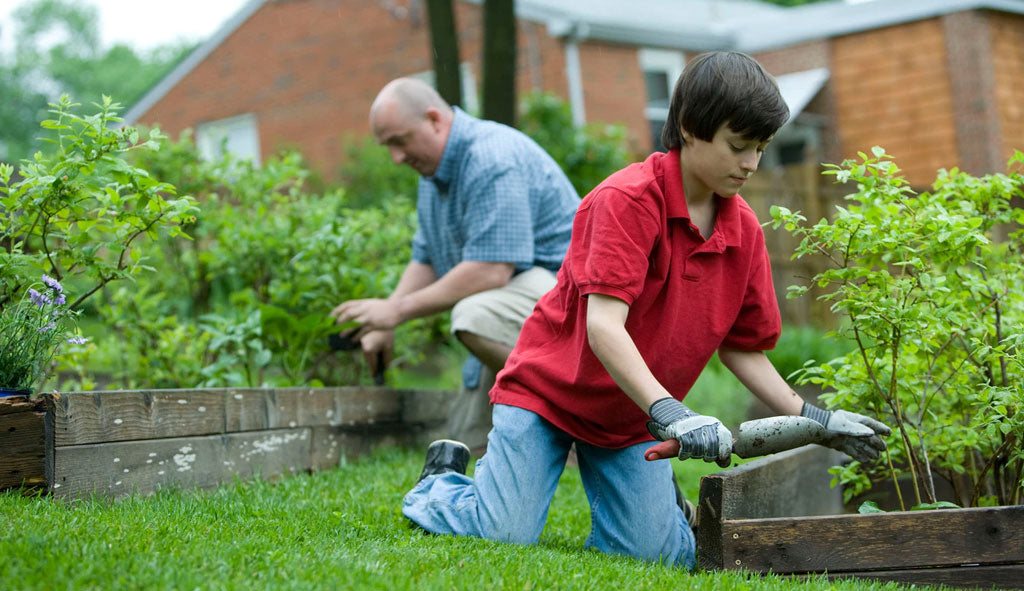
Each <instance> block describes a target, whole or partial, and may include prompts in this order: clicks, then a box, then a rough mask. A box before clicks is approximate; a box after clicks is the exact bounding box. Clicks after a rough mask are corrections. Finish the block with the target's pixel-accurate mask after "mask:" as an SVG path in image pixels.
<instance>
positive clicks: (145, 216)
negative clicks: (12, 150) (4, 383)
mask: <svg viewBox="0 0 1024 591" xmlns="http://www.w3.org/2000/svg"><path fill="white" fill-rule="evenodd" d="M50 106H51V109H50V113H52V114H53V117H54V118H53V119H50V120H46V121H43V122H42V127H43V129H45V130H47V132H48V133H47V135H46V136H44V137H43V138H42V139H43V141H44V142H47V143H48V144H50V145H52V146H53V148H52V150H50V151H48V152H47V153H42V152H40V153H37V154H35V156H34V158H33V159H32V160H31V161H26V162H23V163H22V164H21V166H20V167H19V169H18V171H17V175H15V170H14V167H13V166H10V165H8V164H0V326H2V331H3V333H4V334H3V338H4V339H8V340H10V339H13V340H12V341H9V342H4V346H3V348H4V350H5V353H4V355H15V353H16V352H19V351H20V352H21V353H20V354H25V353H26V352H30V353H31V355H28V357H25V356H24V355H21V357H22V361H28V358H29V357H31V358H32V359H33V360H32V361H31V362H30V363H29V366H28V367H30V368H31V371H29V372H28V373H25V371H19V372H18V375H19V376H21V377H20V378H17V380H16V381H20V382H21V387H26V388H28V387H31V388H38V387H40V386H41V382H42V380H43V379H44V377H45V376H46V374H47V373H48V372H49V369H50V368H49V367H48V365H49V359H50V357H51V356H52V355H53V354H54V351H55V350H56V347H57V345H58V344H60V343H61V337H62V335H63V326H64V322H65V321H66V320H68V319H70V318H71V317H72V316H74V315H75V314H76V313H77V312H78V311H79V310H80V309H81V308H82V307H83V305H84V304H85V302H86V300H87V299H88V298H90V297H91V296H92V295H94V294H95V293H97V292H99V291H100V290H102V289H104V288H105V287H106V286H107V285H108V284H110V283H111V282H115V281H118V280H123V279H134V278H136V277H138V276H140V275H141V274H142V273H143V271H146V270H147V269H149V267H147V263H148V261H147V259H146V256H145V255H144V254H143V251H144V249H145V248H146V245H147V244H150V243H152V242H153V241H154V240H156V239H158V238H159V237H160V236H161V235H163V236H172V237H175V238H176V239H179V240H187V238H188V236H187V235H186V234H185V233H184V232H183V230H182V226H183V225H185V224H188V223H190V222H191V221H192V220H193V219H194V216H195V213H196V211H197V210H196V207H195V204H194V201H193V200H192V199H191V198H190V197H180V198H175V194H176V190H175V188H174V186H173V185H171V184H169V183H167V182H164V181H161V180H159V179H158V178H157V177H154V176H153V175H150V174H149V173H148V172H147V171H146V170H143V169H141V168H137V167H135V166H132V165H131V164H129V162H128V160H127V157H128V156H129V153H137V152H140V151H147V150H156V149H158V148H159V146H160V142H161V140H162V139H163V138H162V136H161V135H160V133H159V131H153V132H152V133H150V134H149V137H148V138H145V139H144V138H143V135H142V134H140V133H139V132H138V131H137V130H136V129H134V128H131V127H125V126H120V127H118V126H117V123H119V122H120V121H121V119H120V118H119V117H118V116H117V112H118V110H119V109H120V105H118V104H116V103H114V102H112V101H111V100H110V98H109V97H104V98H103V103H102V104H100V105H95V106H96V107H97V109H98V111H97V112H96V113H95V114H93V115H81V114H79V113H78V107H79V106H80V105H78V104H77V103H73V102H72V101H71V99H70V98H68V97H67V96H66V95H65V96H62V97H61V99H60V101H59V102H58V103H56V104H52V105H50ZM40 274H43V276H44V282H45V283H46V285H47V290H49V291H50V292H52V293H49V292H47V293H43V294H42V295H40V292H35V291H34V290H32V291H31V292H30V294H32V295H30V298H31V299H32V301H33V305H31V306H29V305H26V301H27V300H26V299H25V298H26V294H25V291H26V290H27V289H29V286H30V285H32V284H33V283H34V282H35V278H36V277H38V276H39V275H40ZM62 283H64V284H65V285H70V286H71V287H72V289H69V290H68V293H76V294H80V295H79V296H78V297H77V298H76V299H74V300H73V301H66V298H67V296H66V295H65V293H64V291H63V286H62V285H61V284H62ZM55 286H56V287H55ZM57 288H59V292H58V291H57ZM45 291H46V290H44V292H45ZM44 300H45V301H44ZM40 303H44V304H45V305H43V306H39V305H38V304H40ZM33 306H34V307H35V308H36V309H35V310H33V309H32V308H33ZM40 315H43V316H48V317H49V318H50V319H51V320H53V321H56V325H55V327H54V329H53V331H52V332H50V331H49V330H46V331H42V333H47V334H45V335H44V336H43V337H40V338H33V335H31V334H29V333H26V332H23V331H24V330H28V329H27V328H26V327H27V326H28V324H31V322H28V319H29V317H31V318H32V319H34V320H33V322H37V321H43V320H45V318H43V317H42V316H40ZM37 316H38V317H37ZM46 326H49V321H47V322H46ZM42 328H43V326H39V327H36V329H35V330H36V333H37V334H36V335H34V336H39V335H40V334H42V333H40V331H41V330H42ZM29 332H31V331H29ZM44 337H45V338H44ZM76 340H81V338H80V337H76ZM7 361H11V360H10V359H8V360H7ZM5 363H6V362H5ZM24 369H25V368H23V370H24ZM12 379H13V378H12Z"/></svg>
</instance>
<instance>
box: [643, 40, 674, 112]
mask: <svg viewBox="0 0 1024 591" xmlns="http://www.w3.org/2000/svg"><path fill="white" fill-rule="evenodd" d="M637 58H638V60H639V61H640V70H641V71H643V72H644V73H645V74H646V73H647V72H664V73H665V78H666V79H667V80H668V89H667V90H668V97H669V100H670V101H671V100H672V91H673V90H675V84H676V81H677V80H679V76H680V75H681V74H682V73H683V68H684V67H686V54H684V53H683V52H681V51H675V50H670V49H653V48H650V47H642V48H640V49H639V50H637ZM644 116H646V117H647V119H648V120H651V121H653V120H661V121H665V120H666V119H668V107H652V106H647V107H646V108H645V109H644Z"/></svg>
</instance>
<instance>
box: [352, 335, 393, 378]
mask: <svg viewBox="0 0 1024 591" xmlns="http://www.w3.org/2000/svg"><path fill="white" fill-rule="evenodd" d="M359 344H360V345H362V348H363V359H365V360H366V365H367V366H368V367H369V368H370V371H371V372H373V375H375V376H376V375H380V374H381V373H383V372H384V370H385V369H387V367H388V366H389V365H391V359H392V358H393V357H394V354H395V331H393V330H373V331H370V332H368V333H366V334H365V335H363V337H362V338H361V339H359ZM378 362H380V365H379V366H378Z"/></svg>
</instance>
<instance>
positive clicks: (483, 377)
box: [448, 267, 556, 449]
mask: <svg viewBox="0 0 1024 591" xmlns="http://www.w3.org/2000/svg"><path fill="white" fill-rule="evenodd" d="M555 283H556V279H555V274H554V273H552V272H551V271H549V270H547V269H545V268H543V267H534V268H532V269H529V270H528V271H523V272H522V273H519V274H518V275H516V276H515V277H513V278H512V279H511V280H510V281H509V282H508V284H507V285H505V286H504V287H500V288H498V289H490V290H487V291H482V292H480V293H477V294H473V295H471V296H469V297H467V298H465V299H463V300H461V301H460V302H459V303H457V304H455V307H454V308H452V319H451V324H452V328H451V331H452V334H455V333H456V332H458V331H466V332H470V333H473V334H476V335H479V336H482V337H484V338H487V339H491V340H493V341H497V342H499V343H503V344H505V345H508V346H509V347H513V346H515V344H516V340H517V339H518V338H519V331H520V330H521V329H522V328H523V322H525V321H526V317H527V316H529V315H530V314H531V313H532V312H533V308H534V306H536V304H537V300H539V299H540V297H541V296H542V295H544V294H545V293H547V292H548V291H550V290H551V288H553V287H554V286H555ZM494 377H495V372H494V371H493V370H491V369H490V368H489V367H487V366H486V365H485V366H483V367H482V368H481V370H480V380H479V382H478V383H477V385H476V387H475V388H472V389H469V388H466V387H465V386H463V387H462V388H461V390H460V391H459V394H458V396H457V397H456V399H455V400H454V401H452V408H451V412H450V413H449V420H448V429H449V431H450V432H451V435H450V437H452V438H453V439H457V440H459V441H462V442H463V443H465V444H466V445H468V446H469V447H470V449H477V448H481V447H483V446H484V445H485V444H486V443H487V433H488V432H490V430H491V400H490V397H489V396H488V393H489V392H490V390H491V387H492V386H494Z"/></svg>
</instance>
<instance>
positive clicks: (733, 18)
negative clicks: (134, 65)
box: [124, 0, 1024, 123]
mask: <svg viewBox="0 0 1024 591" xmlns="http://www.w3.org/2000/svg"><path fill="white" fill-rule="evenodd" d="M462 1H464V2H470V3H474V4H480V3H481V2H482V0H462ZM265 2H267V0H249V2H247V3H246V4H245V5H244V6H243V7H242V8H241V9H239V11H238V12H237V13H235V15H234V16H232V17H231V18H230V19H228V20H227V21H226V22H225V23H224V24H223V25H222V26H221V28H220V29H219V30H218V31H217V32H216V33H214V34H213V36H211V37H210V38H209V39H208V40H207V41H206V42H204V43H203V44H202V45H200V46H199V47H198V48H196V49H195V51H193V52H192V53H191V54H190V55H189V56H188V57H187V58H185V59H184V60H183V61H182V62H181V63H180V64H178V66H177V67H175V68H174V69H173V70H172V71H171V72H170V73H169V74H168V75H167V76H165V77H164V78H163V79H162V80H160V82H158V83H157V84H156V85H155V86H154V87H153V88H152V89H150V91H149V92H147V93H146V94H145V95H144V96H143V97H142V99H140V100H139V102H137V103H136V104H135V105H133V106H132V107H131V109H129V110H128V111H127V112H126V113H125V115H124V118H125V121H126V122H127V123H134V122H136V121H137V120H138V119H139V117H141V116H142V115H143V114H144V113H145V112H146V111H148V110H149V109H150V108H151V107H152V106H153V105H155V104H156V103H157V101H159V100H160V99H161V98H163V97H164V95H166V94H167V92H169V91H170V89H171V88H173V87H174V85H175V84H177V83H178V82H179V81H180V80H181V79H182V78H184V77H185V76H186V75H187V74H188V73H189V72H191V71H192V69H193V68H195V67H196V66H197V65H198V64H199V63H200V62H202V61H203V60H204V59H205V58H206V57H207V56H208V55H209V54H210V53H211V52H213V50H214V49H216V48H217V46H219V45H220V44H221V43H222V42H223V41H224V40H225V39H226V38H227V37H228V36H229V35H231V33H233V32H234V31H235V29H237V28H238V27H239V26H240V25H241V24H242V23H244V22H245V21H246V20H247V19H248V18H249V16H251V15H252V14H253V13H254V12H256V10H258V9H259V8H260V7H261V6H262V5H263V4H264V3H265ZM979 9H989V10H998V11H1003V12H1011V13H1016V14H1024V0H899V1H897V2H891V1H888V0H833V1H829V2H819V3H815V4H809V5H804V6H799V7H794V8H783V7H780V6H776V5H773V4H768V3H765V2H759V1H757V0H631V1H630V2H621V1H620V0H517V2H516V12H517V13H518V14H519V16H520V17H521V18H525V19H527V20H532V21H535V22H542V23H545V24H546V25H547V27H548V31H549V32H550V33H551V34H552V35H553V36H555V37H573V38H575V39H578V40H585V39H597V40H603V41H610V42H615V43H625V44H630V45H637V46H641V47H665V48H674V49H680V50H690V51H706V50H712V49H736V50H739V51H745V52H749V53H755V52H758V51H764V50H767V49H773V48H777V47H785V46H788V45H792V44H795V43H801V42H804V41H810V40H813V39H823V38H827V37H834V36H837V35H845V34H849V33H855V32H858V31H865V30H870V29H875V28H880V27H885V26H890V25H895V24H900V23H904V22H909V21H915V20H921V19H926V18H932V17H935V16H940V15H943V14H950V13H954V12H962V11H967V10H979Z"/></svg>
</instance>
